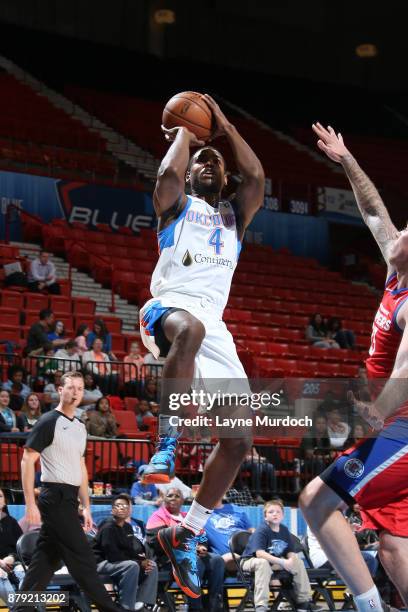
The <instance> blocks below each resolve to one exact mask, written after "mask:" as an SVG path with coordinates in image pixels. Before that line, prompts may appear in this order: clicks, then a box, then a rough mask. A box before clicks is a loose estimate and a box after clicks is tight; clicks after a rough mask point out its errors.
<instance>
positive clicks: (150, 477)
mask: <svg viewBox="0 0 408 612" xmlns="http://www.w3.org/2000/svg"><path fill="white" fill-rule="evenodd" d="M173 478H174V474H159V473H158V472H156V473H154V472H152V473H151V474H146V475H144V474H143V478H142V480H141V482H142V484H168V483H169V482H171V480H173Z"/></svg>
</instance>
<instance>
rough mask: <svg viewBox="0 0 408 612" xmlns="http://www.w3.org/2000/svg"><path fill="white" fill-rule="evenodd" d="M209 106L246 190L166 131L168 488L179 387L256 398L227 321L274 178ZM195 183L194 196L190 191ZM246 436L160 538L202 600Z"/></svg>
mask: <svg viewBox="0 0 408 612" xmlns="http://www.w3.org/2000/svg"><path fill="white" fill-rule="evenodd" d="M203 99H204V100H205V101H206V103H207V104H208V106H209V107H210V108H211V110H212V112H213V116H214V120H215V122H216V126H217V129H216V133H215V134H214V137H216V136H225V137H226V138H227V140H228V142H229V145H230V146H231V149H232V152H233V155H234V158H235V162H236V165H237V168H238V171H239V173H240V175H241V177H242V182H241V183H240V185H239V188H238V189H237V193H236V197H235V199H234V200H233V201H232V202H228V201H226V200H222V198H221V192H222V190H223V188H224V187H225V185H226V174H225V171H226V169H225V163H224V159H223V157H222V155H221V154H220V153H219V152H218V151H217V150H216V149H214V148H213V147H211V146H202V148H200V149H198V151H196V152H195V153H194V154H193V156H192V157H191V158H190V147H192V146H193V147H197V146H201V145H204V143H203V142H200V141H199V140H197V138H196V137H195V136H194V134H192V133H191V132H190V131H189V130H188V129H186V128H184V127H181V128H174V129H173V130H167V131H166V138H167V139H168V140H174V142H173V143H172V145H171V146H170V148H169V150H168V152H167V154H166V156H165V157H164V159H163V161H162V163H161V166H160V168H159V172H158V178H157V183H156V188H155V191H154V196H153V203H154V208H155V211H156V214H157V216H158V220H159V223H158V242H159V252H160V258H159V261H158V263H157V266H156V269H155V270H154V273H153V277H152V282H151V293H152V295H153V296H154V297H153V299H151V300H149V302H147V304H145V306H144V307H143V308H142V309H141V312H140V320H141V335H142V339H143V342H144V344H145V346H146V347H147V348H148V349H149V350H150V351H151V352H152V353H153V355H155V356H156V357H158V356H159V355H162V356H166V362H165V365H164V368H163V385H164V388H163V393H162V402H161V419H160V427H159V444H158V448H157V451H156V454H155V455H154V456H153V458H152V460H151V462H150V464H149V466H148V467H147V469H146V471H145V472H144V478H143V481H144V482H168V481H169V479H171V478H172V476H173V474H174V460H175V448H176V442H177V432H175V431H174V429H172V428H171V427H169V416H168V415H169V411H168V405H166V404H167V402H168V398H169V394H170V387H171V392H173V393H174V392H179V393H183V392H187V391H189V389H190V387H191V384H192V381H193V379H194V380H195V381H196V380H200V381H201V383H202V388H203V389H204V390H206V391H207V392H211V391H213V392H215V391H216V389H215V388H214V386H211V385H214V384H215V382H214V379H219V380H220V379H222V381H223V383H224V385H223V388H222V391H223V392H230V393H233V392H239V393H243V392H247V393H250V389H249V385H248V381H247V377H246V374H245V371H244V369H243V367H242V364H241V362H240V361H239V358H238V355H237V351H236V348H235V345H234V341H233V339H232V336H231V334H230V333H229V331H228V330H227V328H226V326H225V323H224V322H223V321H222V314H223V310H224V308H225V305H226V304H227V301H228V296H229V291H230V286H231V280H232V276H233V273H234V270H235V268H236V265H237V261H238V257H239V253H240V249H241V243H242V240H243V237H244V232H245V229H246V228H247V226H248V225H249V223H250V222H251V220H252V218H253V217H254V215H255V213H256V212H257V210H258V209H259V208H260V207H261V205H262V203H263V198H264V172H263V169H262V166H261V163H260V161H259V159H258V158H257V157H256V155H255V153H254V152H253V151H252V150H251V148H250V147H249V145H248V144H247V143H246V142H245V141H244V140H243V138H242V137H241V136H240V135H239V133H238V131H237V130H236V128H235V127H234V126H233V125H232V124H231V123H230V122H229V121H228V119H227V118H226V117H225V115H224V114H223V113H222V111H221V110H220V108H219V106H218V104H217V103H216V102H215V101H214V100H213V99H212V98H211V97H210V96H209V95H204V96H203ZM186 183H189V186H190V190H191V195H187V194H186V193H185V188H186ZM234 379H235V383H234ZM170 381H171V384H170ZM166 385H167V386H166ZM228 410H229V414H228V416H231V417H238V418H241V417H242V418H248V417H250V416H251V414H250V412H251V411H250V410H249V409H248V407H242V406H240V407H237V406H233V407H231V406H229V407H228ZM172 414H173V415H174V414H177V413H172ZM224 416H225V415H224ZM249 429H250V428H249ZM238 436H239V434H238V435H237V437H236V438H234V437H228V438H223V439H220V440H219V442H218V444H217V446H216V447H215V449H214V451H213V453H212V454H211V456H210V457H209V459H208V460H207V462H206V465H205V468H204V474H203V479H202V482H201V485H200V488H199V491H198V493H197V496H196V498H195V501H194V502H193V504H192V506H191V509H190V511H189V512H188V514H187V516H186V518H185V520H184V521H183V525H182V526H178V527H175V528H167V529H164V530H162V531H160V532H159V536H158V537H159V541H160V543H161V545H162V547H163V548H164V550H165V551H166V553H167V554H168V556H169V558H170V560H171V562H172V564H173V571H174V575H175V578H176V580H177V582H178V583H179V585H180V587H181V588H182V589H183V590H184V592H185V593H186V594H188V595H189V596H191V597H199V596H200V593H201V591H200V584H199V579H198V575H197V571H196V556H195V555H196V552H195V549H196V545H197V541H198V538H199V534H200V532H201V531H202V529H203V526H204V524H205V523H206V521H207V519H208V515H209V514H210V513H211V511H212V509H213V508H214V506H215V504H216V503H217V502H218V501H219V500H220V499H221V498H222V496H223V494H224V493H225V491H226V490H227V489H228V487H229V486H230V484H231V483H232V482H233V480H234V478H235V476H236V474H237V471H238V469H239V466H240V465H241V463H242V461H243V459H244V457H245V455H246V453H247V452H248V449H249V448H250V447H251V444H252V439H251V434H250V431H248V433H245V434H242V435H241V437H238Z"/></svg>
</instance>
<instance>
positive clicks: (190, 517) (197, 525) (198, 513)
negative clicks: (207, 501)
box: [183, 500, 212, 535]
mask: <svg viewBox="0 0 408 612" xmlns="http://www.w3.org/2000/svg"><path fill="white" fill-rule="evenodd" d="M211 513H212V510H209V509H208V508H204V506H201V505H200V504H199V503H198V502H196V501H195V500H194V501H193V503H192V504H191V508H190V510H189V511H188V512H187V516H186V518H185V519H184V521H183V526H184V527H188V528H189V529H191V531H194V533H195V534H196V535H197V534H198V533H200V531H201V530H202V529H203V528H204V525H205V524H206V522H207V521H208V518H209V516H210V514H211Z"/></svg>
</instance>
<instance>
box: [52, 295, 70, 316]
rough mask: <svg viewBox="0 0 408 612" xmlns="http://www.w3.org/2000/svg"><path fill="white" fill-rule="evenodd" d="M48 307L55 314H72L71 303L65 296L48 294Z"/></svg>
mask: <svg viewBox="0 0 408 612" xmlns="http://www.w3.org/2000/svg"><path fill="white" fill-rule="evenodd" d="M50 308H51V310H52V311H53V312H54V314H55V315H56V316H59V315H61V314H65V315H71V314H72V303H71V300H70V299H67V298H66V297H65V296H60V295H52V296H50Z"/></svg>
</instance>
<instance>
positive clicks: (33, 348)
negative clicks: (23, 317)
mask: <svg viewBox="0 0 408 612" xmlns="http://www.w3.org/2000/svg"><path fill="white" fill-rule="evenodd" d="M53 324H54V313H53V312H52V310H48V308H44V309H43V310H40V313H39V321H37V323H33V324H32V326H31V327H30V330H29V332H28V336H27V346H26V349H25V352H26V354H27V355H28V356H29V357H31V356H35V355H41V354H42V353H43V352H44V349H45V347H46V346H47V345H49V343H50V341H49V340H48V338H47V332H48V331H49V330H50V329H51V327H52V325H53ZM65 343H66V340H64V339H62V338H59V339H55V340H52V342H51V344H52V346H53V347H54V348H55V347H60V346H64V344H65Z"/></svg>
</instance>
